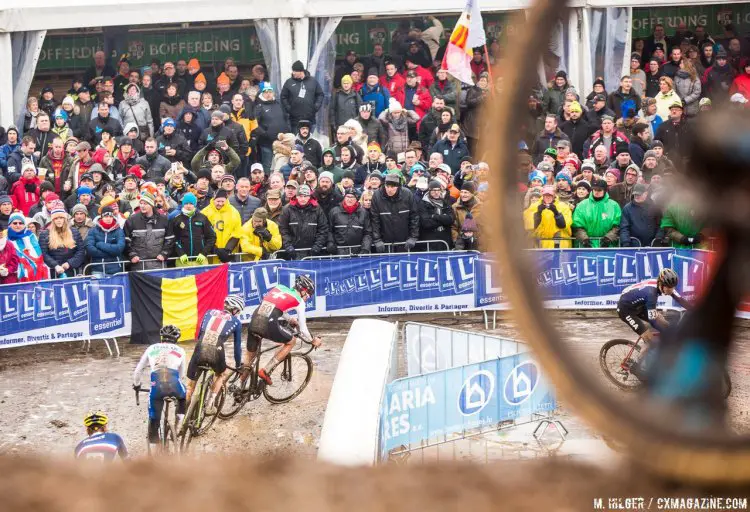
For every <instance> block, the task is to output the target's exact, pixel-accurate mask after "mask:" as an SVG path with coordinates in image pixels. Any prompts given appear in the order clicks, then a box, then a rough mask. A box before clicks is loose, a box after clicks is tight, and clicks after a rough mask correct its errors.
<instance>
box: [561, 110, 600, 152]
mask: <svg viewBox="0 0 750 512" xmlns="http://www.w3.org/2000/svg"><path fill="white" fill-rule="evenodd" d="M560 131H562V132H563V133H564V134H565V135H567V136H568V140H569V141H570V150H571V151H572V152H573V153H575V154H576V155H578V156H579V157H580V158H583V145H584V144H585V143H586V141H587V140H588V139H589V138H590V137H591V135H592V134H593V133H594V132H595V131H596V127H595V126H591V125H590V124H589V123H587V122H586V120H585V119H584V118H583V117H581V118H580V119H578V121H573V120H572V119H571V120H568V121H565V122H564V123H563V124H562V125H560Z"/></svg>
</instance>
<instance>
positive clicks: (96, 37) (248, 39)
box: [37, 13, 517, 72]
mask: <svg viewBox="0 0 750 512" xmlns="http://www.w3.org/2000/svg"><path fill="white" fill-rule="evenodd" d="M510 16H511V15H510V14H506V13H487V14H484V15H483V19H484V23H485V30H486V33H487V37H488V38H492V37H499V36H500V35H502V34H503V33H504V32H505V31H508V32H510V33H512V32H513V30H516V29H517V27H515V26H512V25H506V24H507V22H508V19H510V18H509V17H510ZM439 19H440V21H441V22H442V23H443V26H444V28H445V29H446V30H447V31H448V32H450V30H452V28H453V25H454V24H455V23H456V20H457V19H458V16H445V17H442V16H441V17H439ZM398 21H399V20H398V19H386V20H378V19H372V20H352V21H343V22H342V23H341V24H340V25H339V27H338V28H337V30H336V38H337V39H336V41H337V49H338V53H339V57H343V55H344V53H346V51H347V50H349V49H353V50H355V51H356V52H357V53H358V54H360V55H366V54H368V53H370V52H372V47H373V45H374V44H375V43H376V42H381V43H383V44H384V46H385V51H386V52H388V51H390V43H391V34H392V33H393V31H395V30H396V27H397V26H398ZM127 41H128V51H129V53H130V56H131V65H134V66H145V65H148V64H150V62H151V59H153V58H158V59H160V60H161V61H162V62H164V61H166V60H176V59H179V58H185V59H189V58H192V57H195V58H197V59H198V60H199V61H201V62H206V63H207V64H208V63H212V62H220V61H223V60H224V59H225V58H227V57H230V56H231V57H234V58H235V59H236V60H237V61H238V62H240V63H242V64H249V63H254V62H260V61H262V60H263V52H262V50H261V47H260V42H259V40H258V36H257V35H256V33H255V27H254V26H252V25H247V26H237V27H225V28H202V29H186V30H174V31H161V32H130V33H129V34H128V35H127ZM103 46H104V39H103V37H102V35H101V34H87V35H55V34H50V35H48V36H47V37H46V38H45V40H44V45H43V47H42V51H41V54H40V56H39V64H38V65H37V71H43V72H44V71H47V72H52V71H59V72H76V71H81V70H84V69H86V68H88V67H89V66H90V65H91V62H92V60H93V56H94V53H95V52H96V51H97V50H100V49H102V48H103Z"/></svg>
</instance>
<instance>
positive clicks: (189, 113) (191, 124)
mask: <svg viewBox="0 0 750 512" xmlns="http://www.w3.org/2000/svg"><path fill="white" fill-rule="evenodd" d="M197 118H198V115H197V111H196V110H195V108H193V107H191V106H190V105H188V106H187V107H185V108H184V109H183V110H182V114H180V118H179V119H178V120H177V131H178V132H179V133H180V134H182V136H183V137H185V141H186V142H187V145H188V148H189V150H190V158H191V160H192V157H193V155H195V153H197V152H198V150H199V149H200V148H199V146H198V139H199V138H200V136H201V133H202V131H203V130H202V129H201V127H200V126H199V125H198V122H197Z"/></svg>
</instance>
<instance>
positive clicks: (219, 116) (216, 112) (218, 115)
mask: <svg viewBox="0 0 750 512" xmlns="http://www.w3.org/2000/svg"><path fill="white" fill-rule="evenodd" d="M214 117H215V118H216V119H221V120H222V121H223V120H224V112H222V111H221V110H214V111H213V112H211V118H214Z"/></svg>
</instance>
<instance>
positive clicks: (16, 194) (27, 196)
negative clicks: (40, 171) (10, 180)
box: [10, 176, 41, 217]
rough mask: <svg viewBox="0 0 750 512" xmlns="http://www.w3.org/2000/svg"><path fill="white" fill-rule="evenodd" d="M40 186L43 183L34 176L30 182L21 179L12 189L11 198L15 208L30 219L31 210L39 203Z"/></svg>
mask: <svg viewBox="0 0 750 512" xmlns="http://www.w3.org/2000/svg"><path fill="white" fill-rule="evenodd" d="M39 185H41V181H40V180H39V178H38V177H36V176H34V177H33V178H31V179H30V180H27V179H26V178H23V177H22V178H20V179H19V180H18V181H16V182H15V183H14V184H13V186H12V187H10V198H11V200H12V201H13V208H14V209H15V210H21V211H22V212H23V214H24V215H25V216H26V217H28V216H29V211H30V210H31V208H32V207H33V206H34V205H35V204H36V203H37V202H38V201H39Z"/></svg>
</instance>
